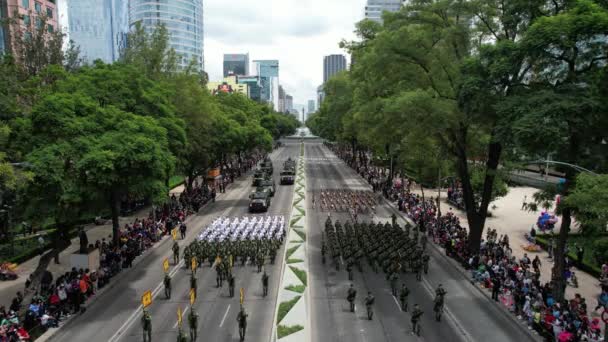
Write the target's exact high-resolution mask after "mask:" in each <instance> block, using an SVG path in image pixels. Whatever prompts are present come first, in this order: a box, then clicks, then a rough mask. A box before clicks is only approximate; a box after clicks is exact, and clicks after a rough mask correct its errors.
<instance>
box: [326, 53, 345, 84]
mask: <svg viewBox="0 0 608 342" xmlns="http://www.w3.org/2000/svg"><path fill="white" fill-rule="evenodd" d="M342 70H346V57H344V56H343V55H329V56H325V57H323V83H325V82H327V80H328V79H330V78H331V77H332V76H333V75H335V74H337V73H339V72H340V71H342Z"/></svg>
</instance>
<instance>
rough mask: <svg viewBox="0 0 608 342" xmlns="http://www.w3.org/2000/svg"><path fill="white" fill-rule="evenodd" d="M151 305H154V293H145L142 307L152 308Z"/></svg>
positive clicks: (142, 298)
mask: <svg viewBox="0 0 608 342" xmlns="http://www.w3.org/2000/svg"><path fill="white" fill-rule="evenodd" d="M150 304H152V291H150V290H148V291H146V292H144V295H143V296H141V305H143V307H144V308H146V307H148V306H150Z"/></svg>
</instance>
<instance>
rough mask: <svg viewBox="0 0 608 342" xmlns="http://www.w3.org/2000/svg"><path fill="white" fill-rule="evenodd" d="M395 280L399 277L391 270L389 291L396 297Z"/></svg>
mask: <svg viewBox="0 0 608 342" xmlns="http://www.w3.org/2000/svg"><path fill="white" fill-rule="evenodd" d="M397 280H399V277H398V276H397V273H396V272H393V273H392V274H391V276H390V282H391V292H392V293H393V296H395V297H397Z"/></svg>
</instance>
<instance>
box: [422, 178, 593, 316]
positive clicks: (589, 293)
mask: <svg viewBox="0 0 608 342" xmlns="http://www.w3.org/2000/svg"><path fill="white" fill-rule="evenodd" d="M537 191H538V189H535V188H530V187H512V188H509V193H508V194H507V195H506V196H505V197H502V198H499V199H497V200H496V201H494V202H492V203H491V204H490V211H491V212H492V217H488V218H487V220H486V225H485V228H484V234H483V238H484V239H485V236H486V234H485V232H487V231H488V229H490V228H491V229H496V231H497V234H498V236H499V237H500V235H504V234H507V235H508V236H509V245H510V246H511V249H512V250H513V256H515V257H516V258H517V259H519V258H521V257H523V255H524V253H527V254H528V256H529V257H530V259H533V258H534V256H535V255H536V254H538V255H539V256H540V259H541V262H542V265H541V283H544V282H548V281H550V280H551V269H552V267H553V260H551V259H549V254H548V253H547V252H546V251H544V250H543V251H541V252H538V253H535V252H528V251H526V250H524V249H523V246H525V245H527V244H528V241H527V240H526V239H525V237H524V234H526V233H529V232H530V228H531V227H532V225H535V223H536V220H537V218H538V215H539V214H540V212H538V213H534V212H528V211H524V210H521V205H522V201H523V198H524V196H527V198H528V199H531V198H532V195H533V194H534V193H535V192H537ZM412 192H414V193H417V194H420V190H419V189H416V190H414V189H413V191H412ZM424 194H425V196H426V197H427V198H430V197H431V196H433V197H435V198H436V197H437V190H430V189H425V191H424ZM446 195H447V194H446V192H445V191H442V195H441V198H442V201H441V213H442V214H443V215H445V214H446V213H448V212H449V211H451V212H452V213H454V215H456V216H457V217H458V218H459V219H460V224H461V225H462V226H463V227H466V228H468V222H467V219H466V213H465V212H464V211H462V210H458V209H455V208H453V207H452V206H451V204H449V203H447V201H446V197H447V196H446ZM494 206H495V208H494V209H492V208H493V207H494ZM560 219H561V218H560ZM560 224H561V220H560V221H559V222H558V223H557V224H556V228H557V230H556V233H557V232H558V231H559V225H560ZM573 230H574V229H573ZM573 270H574V271H575V272H576V275H577V277H578V283H579V287H578V288H573V287H571V286H568V287H567V288H566V297H567V298H574V295H575V294H577V293H579V294H581V295H582V296H583V297H584V298H585V299H586V301H587V305H588V307H589V311H590V313H591V316H592V317H596V316H599V315H598V314H597V313H594V312H593V308H594V307H595V305H596V303H597V302H596V300H597V296H598V294H599V293H600V292H601V288H600V286H599V281H598V280H597V279H596V278H594V277H593V276H591V275H590V274H588V273H585V272H583V271H580V270H578V269H577V268H575V267H573Z"/></svg>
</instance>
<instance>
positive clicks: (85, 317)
mask: <svg viewBox="0 0 608 342" xmlns="http://www.w3.org/2000/svg"><path fill="white" fill-rule="evenodd" d="M298 155H299V143H298V141H296V140H294V141H292V142H289V141H288V142H287V143H286V145H285V147H282V148H279V149H278V150H276V151H274V152H273V153H272V154H271V158H272V160H273V165H274V178H275V181H276V184H277V191H276V194H275V196H274V197H273V199H272V204H271V207H270V210H269V212H268V213H267V214H268V215H284V216H285V217H286V221H287V219H288V217H287V216H288V215H289V212H290V209H291V198H292V195H293V186H281V185H279V178H278V177H279V173H280V171H281V169H282V165H283V161H284V160H286V159H287V158H288V157H291V158H292V159H293V158H296V157H297V156H298ZM251 190H252V187H251V176H249V177H247V178H246V179H241V180H239V181H237V182H236V183H235V184H234V185H233V186H232V187H231V188H230V189H229V191H228V192H227V193H226V194H225V195H224V196H223V197H220V198H218V200H217V201H216V203H214V204H211V205H209V206H207V207H205V208H204V209H202V210H201V211H200V212H199V213H198V214H197V215H195V216H194V217H192V218H190V219H189V221H188V222H187V224H188V227H189V228H188V232H187V237H186V239H185V241H180V247H181V251H183V246H184V245H186V244H187V243H189V242H190V241H192V240H193V239H194V238H195V237H196V236H198V233H200V231H201V230H202V229H204V228H205V227H206V226H207V225H209V224H210V223H211V222H212V221H213V219H215V218H216V217H218V216H227V217H235V216H244V215H248V213H247V207H248V203H249V199H248V196H249V194H250V192H251ZM262 215H264V214H262ZM287 222H288V221H287ZM171 245H172V244H171V243H170V242H168V241H167V242H165V243H161V244H160V245H159V246H157V247H155V249H154V250H153V251H152V253H151V254H149V255H148V256H146V257H145V259H144V260H142V261H141V262H140V263H139V264H138V265H136V266H135V267H134V268H133V269H130V270H125V271H123V272H128V274H127V275H126V276H125V277H124V278H122V279H120V280H119V281H118V283H117V284H115V286H114V287H113V288H111V289H109V290H107V291H106V292H105V293H103V294H102V295H101V296H102V297H100V298H99V299H98V300H97V302H96V303H93V304H92V305H91V306H90V307H89V308H88V309H87V311H86V312H85V313H84V314H81V315H80V316H79V317H77V318H76V319H75V320H73V321H72V322H70V323H69V324H68V325H66V326H65V327H63V328H61V329H60V330H59V331H58V332H57V333H56V334H55V335H54V336H53V338H52V340H53V341H86V342H95V341H100V342H101V341H104V342H105V341H111V342H118V341H140V340H141V339H142V328H141V309H140V300H141V296H142V294H143V293H144V291H146V290H152V291H153V293H154V294H156V293H158V296H156V297H155V298H154V300H153V303H152V305H151V306H150V307H149V308H148V309H149V312H150V314H151V316H152V331H153V334H152V335H153V336H152V337H153V338H154V339H155V340H156V341H175V340H176V337H177V309H178V307H181V310H182V312H184V314H183V317H184V318H183V330H184V332H186V333H187V332H188V323H187V314H188V311H187V310H190V303H189V296H188V293H189V290H190V270H189V269H185V268H184V267H182V266H180V265H178V266H175V265H173V264H172V265H171V267H170V274H172V275H173V280H172V288H173V291H172V296H171V299H170V300H167V299H165V296H164V291H163V290H164V287H163V286H162V279H163V275H164V273H163V270H162V261H163V259H164V258H165V257H169V259H170V260H172V252H171ZM283 249H284V245H283V246H282V247H281V250H280V251H279V252H278V253H277V259H276V261H277V262H276V263H275V265H270V264H269V262H266V265H265V269H266V272H267V273H268V274H269V276H270V287H269V294H268V296H267V297H265V298H263V297H262V282H261V273H257V267H255V266H252V265H246V266H244V267H243V266H240V264H239V265H237V264H235V267H234V271H233V273H234V274H235V278H236V284H235V285H236V286H235V287H236V291H235V292H236V294H235V297H234V298H230V297H229V296H228V286H227V284H226V283H224V286H223V287H222V288H219V289H218V288H216V283H215V271H214V270H213V269H210V268H209V264H206V265H204V266H203V268H199V269H198V271H197V279H198V295H197V300H196V303H195V304H194V305H193V309H194V310H196V312H197V313H198V315H199V327H198V335H199V337H198V340H200V341H238V340H239V335H238V326H237V322H236V316H237V313H238V311H239V307H240V305H239V295H238V289H240V288H244V291H245V303H244V306H245V308H246V310H247V312H248V313H249V320H248V329H247V340H250V341H269V340H270V337H271V333H272V322H273V319H274V311H275V306H276V299H277V294H278V286H279V281H280V279H279V271H280V267H281V261H282V260H281V257H280V256H282V255H283ZM171 263H172V261H171ZM155 290H156V291H155Z"/></svg>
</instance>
